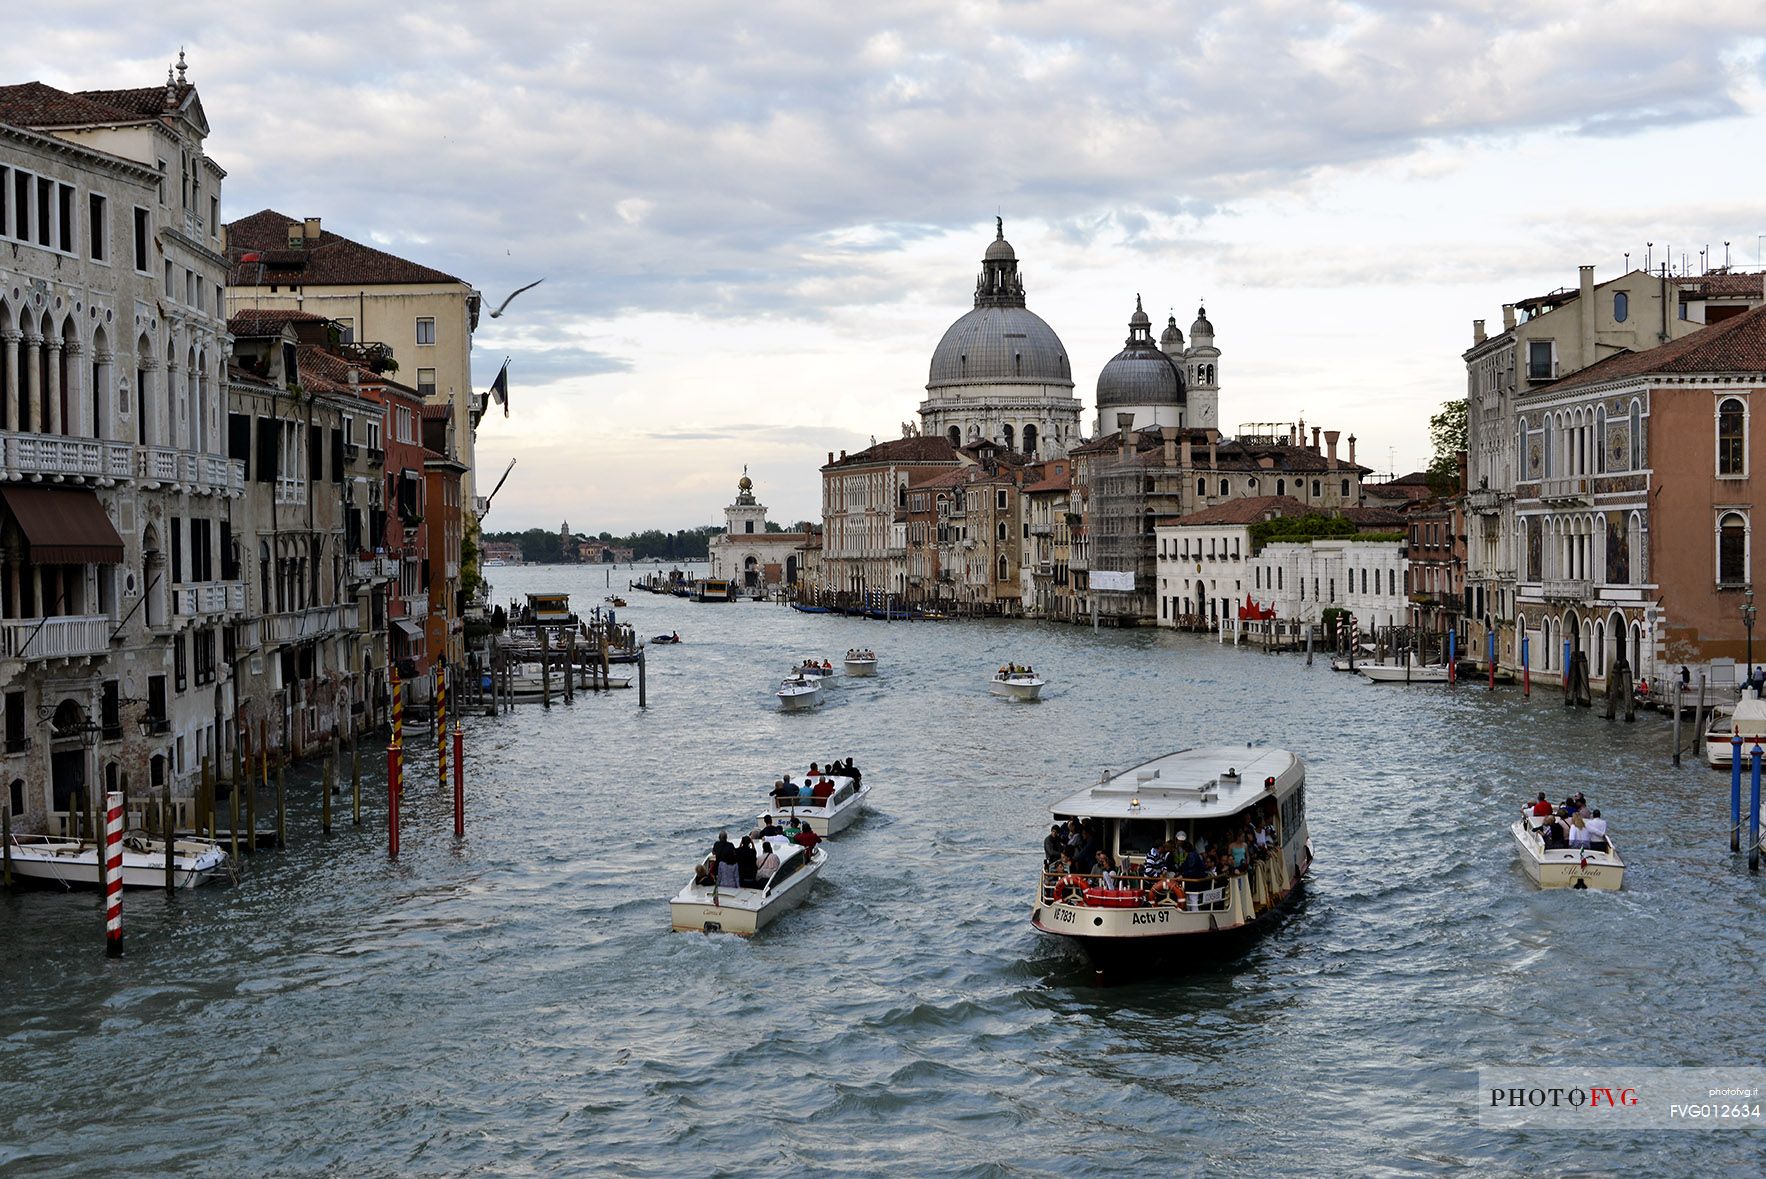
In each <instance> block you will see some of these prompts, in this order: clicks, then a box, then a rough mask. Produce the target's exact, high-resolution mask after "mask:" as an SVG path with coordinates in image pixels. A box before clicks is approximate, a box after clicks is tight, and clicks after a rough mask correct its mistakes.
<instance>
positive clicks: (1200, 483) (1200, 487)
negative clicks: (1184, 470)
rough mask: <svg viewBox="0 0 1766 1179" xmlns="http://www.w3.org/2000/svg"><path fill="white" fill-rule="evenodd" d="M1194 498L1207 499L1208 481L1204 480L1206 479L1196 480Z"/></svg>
mask: <svg viewBox="0 0 1766 1179" xmlns="http://www.w3.org/2000/svg"><path fill="white" fill-rule="evenodd" d="M1196 496H1197V498H1198V499H1207V498H1208V480H1206V479H1198V480H1196Z"/></svg>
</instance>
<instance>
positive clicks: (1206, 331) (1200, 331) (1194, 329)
mask: <svg viewBox="0 0 1766 1179" xmlns="http://www.w3.org/2000/svg"><path fill="white" fill-rule="evenodd" d="M1213 334H1214V325H1213V324H1211V323H1209V322H1208V309H1207V308H1206V307H1198V308H1196V322H1195V323H1192V324H1191V325H1190V338H1191V339H1194V338H1195V337H1197V336H1212V335H1213Z"/></svg>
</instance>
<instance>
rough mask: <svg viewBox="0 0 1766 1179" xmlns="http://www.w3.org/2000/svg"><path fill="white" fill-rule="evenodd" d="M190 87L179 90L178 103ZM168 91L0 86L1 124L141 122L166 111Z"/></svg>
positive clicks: (158, 88)
mask: <svg viewBox="0 0 1766 1179" xmlns="http://www.w3.org/2000/svg"><path fill="white" fill-rule="evenodd" d="M189 92H190V87H189V85H187V84H185V85H181V86H178V87H177V88H176V97H177V101H178V102H180V103H181V102H182V101H183V99H184V97H185V96H186V95H187V94H188V93H189ZM165 99H166V88H165V87H164V86H150V87H147V88H145V89H141V90H80V91H67V90H57V89H56V88H55V87H54V86H48V85H45V84H44V83H42V82H21V83H19V84H18V85H16V86H0V122H6V123H11V124H13V125H14V126H16V127H70V126H78V125H84V124H89V123H142V122H147V121H148V120H151V119H156V118H158V117H159V116H160V115H161V114H162V113H164V111H165V109H166V105H165Z"/></svg>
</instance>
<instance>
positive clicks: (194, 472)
mask: <svg viewBox="0 0 1766 1179" xmlns="http://www.w3.org/2000/svg"><path fill="white" fill-rule="evenodd" d="M135 449H136V450H137V451H139V454H138V455H137V458H136V464H135V473H136V474H137V475H138V476H139V477H140V478H141V480H142V482H143V483H144V484H145V485H146V486H148V487H154V486H170V487H179V488H185V489H188V490H190V491H194V492H198V493H203V494H212V495H243V494H244V493H245V464H244V463H242V462H238V461H237V460H234V459H230V458H228V457H226V456H225V455H219V454H203V453H199V452H197V451H192V450H179V449H177V448H176V447H171V446H141V447H136V448H135Z"/></svg>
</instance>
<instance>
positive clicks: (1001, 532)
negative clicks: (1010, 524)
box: [994, 520, 1006, 540]
mask: <svg viewBox="0 0 1766 1179" xmlns="http://www.w3.org/2000/svg"><path fill="white" fill-rule="evenodd" d="M994 539H995V540H1004V539H1006V522H1005V521H1004V520H1001V521H1000V522H999V524H998V525H997V526H996V527H995V528H994Z"/></svg>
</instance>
